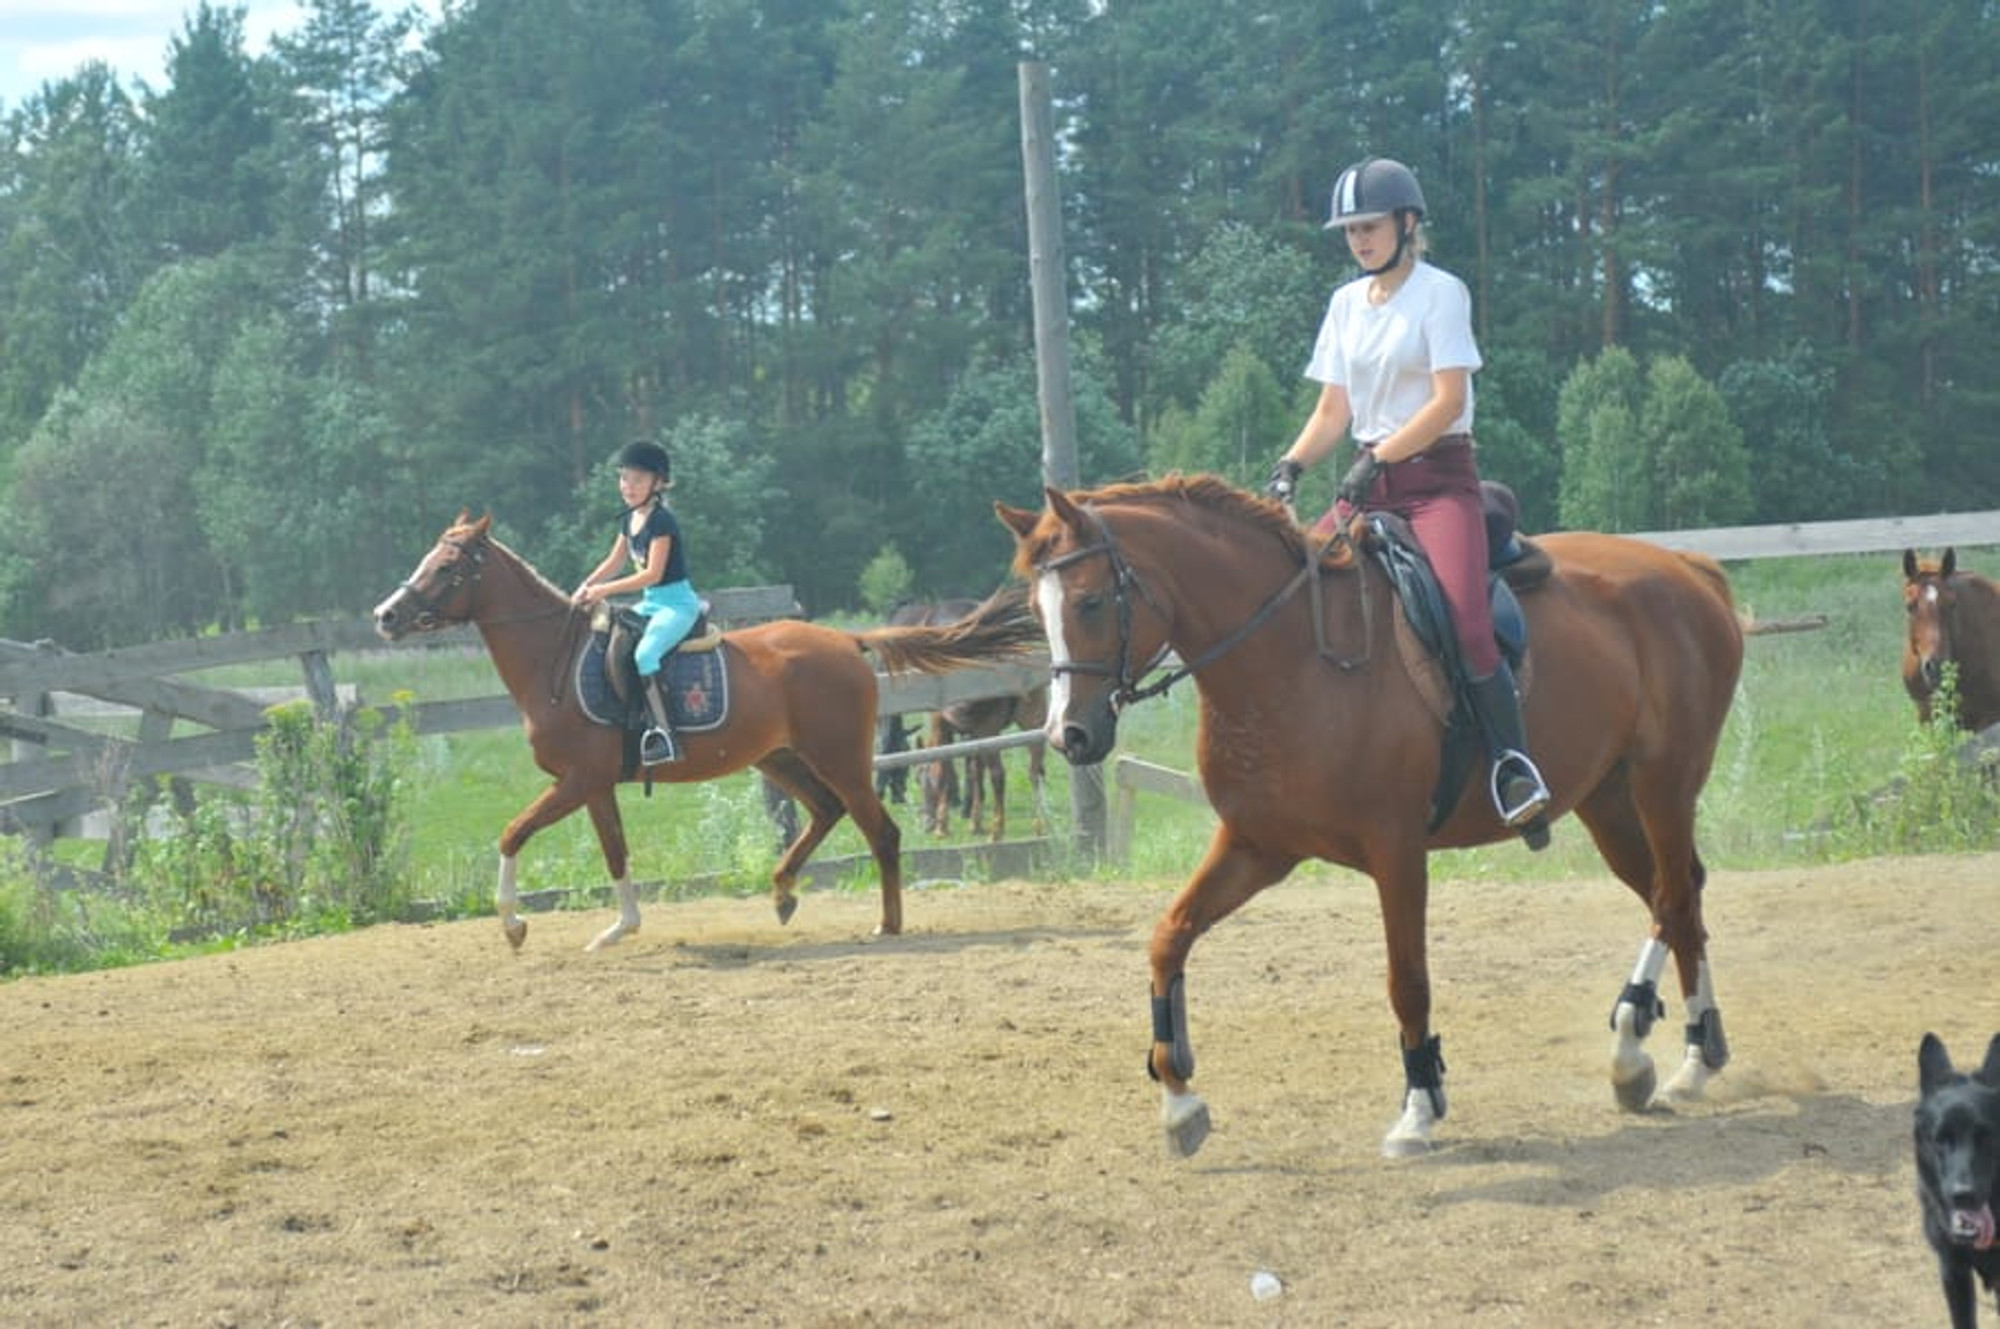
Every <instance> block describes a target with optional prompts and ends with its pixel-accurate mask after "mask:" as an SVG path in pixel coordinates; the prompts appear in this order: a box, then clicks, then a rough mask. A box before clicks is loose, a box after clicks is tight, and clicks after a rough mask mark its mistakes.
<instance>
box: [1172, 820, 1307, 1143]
mask: <svg viewBox="0 0 2000 1329" xmlns="http://www.w3.org/2000/svg"><path fill="white" fill-rule="evenodd" d="M1298 861H1299V860H1298V856H1297V855H1294V854H1272V853H1268V852H1263V851H1259V850H1255V849H1252V848H1250V847H1248V846H1245V845H1241V844H1238V843H1237V842H1236V841H1235V840H1234V839H1233V838H1232V837H1231V836H1230V833H1229V828H1228V827H1227V826H1224V827H1221V828H1219V829H1218V830H1217V831H1216V833H1215V838H1214V839H1213V840H1211V841H1210V842H1209V847H1208V854H1207V856H1206V857H1205V858H1203V860H1202V863H1201V866H1200V867H1198V868H1196V869H1195V873H1194V876H1193V877H1191V878H1189V879H1188V883H1187V884H1186V885H1185V886H1183V887H1181V891H1180V894H1179V895H1177V896H1175V897H1174V902H1173V903H1172V904H1171V905H1169V906H1168V907H1167V912H1166V913H1165V914H1163V915H1162V916H1161V917H1160V921H1159V923H1158V924H1157V925H1155V926H1154V928H1153V941H1152V945H1151V947H1150V949H1149V959H1150V961H1151V964H1152V970H1153V988H1152V1010H1153V1046H1152V1049H1151V1051H1150V1052H1148V1054H1147V1058H1146V1072H1147V1074H1149V1075H1151V1076H1152V1077H1153V1079H1154V1080H1156V1081H1158V1082H1159V1085H1160V1095H1161V1104H1160V1120H1161V1124H1162V1125H1163V1126H1164V1127H1165V1129H1166V1140H1167V1152H1168V1153H1170V1154H1172V1155H1174V1156H1175V1157H1177V1158H1189V1157H1192V1156H1193V1154H1194V1153H1195V1151H1196V1150H1198V1149H1200V1148H1201V1145H1202V1141H1204V1140H1206V1139H1207V1138H1208V1132H1209V1114H1208V1104H1207V1103H1205V1102H1203V1101H1202V1099H1201V1096H1200V1095H1199V1094H1196V1093H1195V1092H1194V1091H1193V1090H1192V1089H1190V1088H1189V1087H1188V1081H1189V1080H1190V1079H1192V1078H1193V1077H1194V1045H1193V1042H1192V1041H1191V1040H1190V1038H1189V1036H1188V1022H1187V994H1186V978H1185V971H1186V968H1187V957H1188V952H1189V951H1190V950H1191V949H1193V947H1194V943H1195V939H1196V938H1197V937H1199V936H1201V935H1202V934H1203V933H1204V932H1207V931H1208V930H1209V929H1210V928H1212V927H1214V926H1215V925H1216V924H1217V923H1218V922H1220V921H1221V920H1222V919H1224V918H1227V917H1228V916H1229V915H1230V914H1232V913H1234V912H1235V911H1236V910H1237V909H1238V908H1239V907H1241V906H1242V904H1243V902H1244V901H1246V900H1248V899H1249V898H1250V897H1251V896H1253V895H1255V894H1256V893H1257V892H1258V891H1261V890H1263V889H1264V888H1265V887H1266V886H1269V885H1270V884H1271V883H1272V882H1275V881H1278V880H1280V879H1281V878H1283V877H1284V875H1285V874H1286V873H1288V872H1290V871H1291V870H1292V867H1293V865H1295V864H1296V863H1297V862H1298Z"/></svg>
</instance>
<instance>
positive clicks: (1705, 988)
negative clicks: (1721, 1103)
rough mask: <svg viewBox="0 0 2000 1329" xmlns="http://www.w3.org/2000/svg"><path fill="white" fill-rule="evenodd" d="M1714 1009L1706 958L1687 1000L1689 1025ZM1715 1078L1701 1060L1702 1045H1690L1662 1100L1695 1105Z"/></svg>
mask: <svg viewBox="0 0 2000 1329" xmlns="http://www.w3.org/2000/svg"><path fill="white" fill-rule="evenodd" d="M1714 1009H1715V985H1714V983H1713V982H1712V981H1711V980H1710V978H1709V976H1708V960H1707V959H1706V958H1704V959H1703V960H1702V962H1701V964H1700V965H1698V966H1697V967H1696V969H1695V980H1694V991H1693V992H1692V993H1690V994H1689V996H1688V999H1687V1022H1688V1023H1689V1024H1690V1025H1695V1024H1699V1023H1701V1020H1702V1017H1703V1016H1704V1015H1706V1014H1707V1013H1708V1012H1710V1011H1712V1010H1714ZM1714 1074H1715V1072H1714V1071H1712V1070H1710V1069H1709V1068H1708V1063H1707V1062H1706V1061H1704V1060H1702V1048H1701V1046H1700V1044H1690V1045H1689V1047H1688V1048H1687V1051H1686V1053H1685V1054H1684V1055H1683V1056H1682V1058H1681V1065H1680V1069H1679V1070H1677V1071H1675V1072H1674V1073H1673V1075H1672V1077H1671V1078H1669V1079H1668V1080H1667V1085H1666V1088H1664V1089H1662V1090H1661V1091H1660V1096H1661V1097H1662V1098H1665V1099H1668V1100H1669V1101H1672V1102H1676V1103H1692V1102H1695V1101H1696V1100H1698V1099H1700V1098H1701V1097H1702V1095H1703V1094H1705V1093H1706V1092H1707V1091H1708V1082H1709V1079H1710V1077H1712V1076H1713V1075H1714Z"/></svg>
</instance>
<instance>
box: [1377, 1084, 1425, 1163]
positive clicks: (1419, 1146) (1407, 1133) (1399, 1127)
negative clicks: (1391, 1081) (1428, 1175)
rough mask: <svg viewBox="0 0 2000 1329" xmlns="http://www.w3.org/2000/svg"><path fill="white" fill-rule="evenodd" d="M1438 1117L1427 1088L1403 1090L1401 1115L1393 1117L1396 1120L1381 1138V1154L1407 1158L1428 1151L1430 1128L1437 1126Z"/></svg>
mask: <svg viewBox="0 0 2000 1329" xmlns="http://www.w3.org/2000/svg"><path fill="white" fill-rule="evenodd" d="M1437 1120H1438V1119H1437V1114H1436V1113H1435V1112H1433V1111H1431V1096H1430V1093H1429V1092H1428V1091H1426V1090H1423V1089H1412V1090H1410V1091H1408V1092H1407V1093H1405V1094H1404V1095H1403V1115H1402V1116H1401V1117H1398V1118H1397V1119H1396V1124H1395V1125H1394V1126H1392V1127H1390V1128H1389V1133H1388V1134H1387V1135H1386V1136H1384V1137H1383V1138H1382V1157H1384V1158H1410V1157H1412V1156H1414V1155H1416V1154H1424V1153H1429V1152H1430V1147H1431V1131H1432V1129H1433V1128H1434V1127H1436V1125H1437Z"/></svg>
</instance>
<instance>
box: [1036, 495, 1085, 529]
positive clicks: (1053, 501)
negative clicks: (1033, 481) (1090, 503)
mask: <svg viewBox="0 0 2000 1329" xmlns="http://www.w3.org/2000/svg"><path fill="white" fill-rule="evenodd" d="M1042 492H1043V493H1045V494H1047V495H1048V496H1049V510H1050V511H1051V512H1053V513H1055V514H1056V516H1057V517H1059V518H1061V519H1062V522H1063V525H1065V526H1081V525H1082V524H1083V509H1081V508H1079V507H1077V505H1076V504H1074V503H1072V502H1070V497H1069V495H1068V494H1065V493H1064V492H1063V491H1062V490H1060V489H1057V488H1055V487H1053V486H1049V487H1046V488H1044V489H1043V490H1042Z"/></svg>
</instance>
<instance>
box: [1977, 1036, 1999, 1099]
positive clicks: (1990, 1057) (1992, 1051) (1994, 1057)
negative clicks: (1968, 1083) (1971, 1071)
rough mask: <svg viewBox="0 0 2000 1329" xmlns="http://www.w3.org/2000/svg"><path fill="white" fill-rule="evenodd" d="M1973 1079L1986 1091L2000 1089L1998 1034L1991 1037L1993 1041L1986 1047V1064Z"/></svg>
mask: <svg viewBox="0 0 2000 1329" xmlns="http://www.w3.org/2000/svg"><path fill="white" fill-rule="evenodd" d="M1973 1078H1974V1079H1976V1080H1978V1081H1979V1082H1980V1083H1981V1084H1984V1085H1985V1086H1986V1087H1987V1088H1988V1089H2000V1034H1995V1035H1993V1041H1992V1042H1990V1043H1988V1044H1987V1045H1986V1064H1985V1065H1983V1066H1981V1067H1980V1068H1979V1074H1978V1075H1976V1076H1974V1077H1973Z"/></svg>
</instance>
